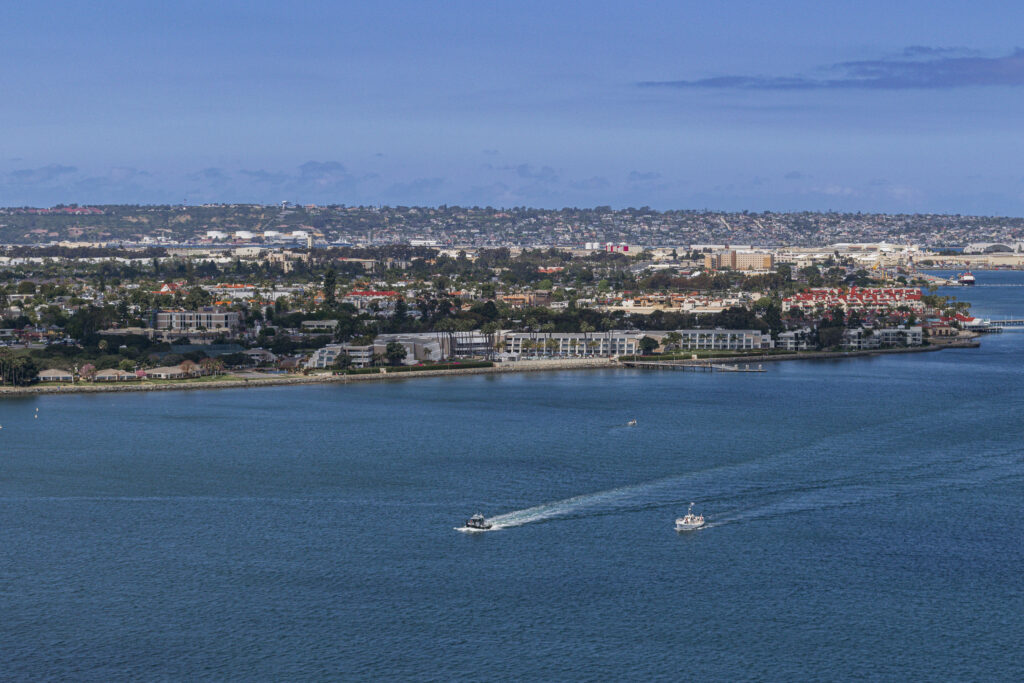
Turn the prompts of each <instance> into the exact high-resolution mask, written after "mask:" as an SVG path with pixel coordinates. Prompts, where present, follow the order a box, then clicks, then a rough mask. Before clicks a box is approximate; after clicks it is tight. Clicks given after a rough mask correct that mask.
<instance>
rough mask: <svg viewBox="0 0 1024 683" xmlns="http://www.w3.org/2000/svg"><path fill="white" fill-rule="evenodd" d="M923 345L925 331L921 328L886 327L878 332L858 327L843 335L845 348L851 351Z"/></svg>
mask: <svg viewBox="0 0 1024 683" xmlns="http://www.w3.org/2000/svg"><path fill="white" fill-rule="evenodd" d="M923 343H924V331H923V329H922V328H921V327H920V326H914V327H884V328H881V329H877V330H871V329H866V328H863V327H858V328H854V329H850V330H846V331H845V332H844V333H843V348H846V349H849V350H851V351H863V350H870V349H879V348H883V347H891V346H921V344H923Z"/></svg>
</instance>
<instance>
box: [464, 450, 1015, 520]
mask: <svg viewBox="0 0 1024 683" xmlns="http://www.w3.org/2000/svg"><path fill="white" fill-rule="evenodd" d="M775 469H776V468H774V467H772V466H770V465H769V464H768V463H744V464H740V465H732V466H722V467H717V468H712V469H708V470H703V471H698V472H692V473H688V474H683V475H678V476H673V477H668V478H665V479H659V480H655V481H650V482H645V483H641V484H636V485H631V486H624V487H620V488H614V489H609V490H606V491H599V492H596V493H589V494H583V495H579V496H574V497H571V498H564V499H561V500H556V501H553V502H550V503H543V504H541V505H535V506H533V507H528V508H524V509H522V510H515V511H513V512H507V513H505V514H502V515H497V516H495V517H490V518H488V520H487V521H488V522H489V523H490V524H491V525H492V526H491V529H490V530H491V531H498V530H501V529H511V528H515V527H520V526H525V525H527V524H536V523H539V522H547V521H554V520H568V519H580V518H585V517H598V516H604V515H615V514H624V513H629V512H642V511H645V510H656V509H673V510H674V509H677V508H680V507H682V506H684V505H686V504H687V503H688V502H689V501H690V500H693V499H696V500H699V501H701V502H702V503H703V504H705V505H706V509H707V512H708V514H707V517H708V522H707V524H706V525H705V527H704V528H705V529H711V528H714V527H720V526H724V525H728V524H736V523H743V522H751V521H758V520H764V519H771V518H775V517H780V516H785V515H792V514H798V513H804V512H812V511H817V510H827V509H833V508H841V507H847V506H857V505H864V504H868V503H872V502H877V501H879V500H885V499H890V498H901V497H909V496H914V495H919V494H921V493H926V492H930V491H934V490H937V489H941V488H945V487H968V488H969V487H976V486H984V485H988V484H990V483H993V482H997V481H1003V480H1006V479H1011V478H1015V477H1017V478H1020V477H1024V454H1022V453H1019V452H1013V453H1003V454H999V455H993V456H990V457H988V458H986V459H985V461H984V462H983V463H982V464H980V465H977V466H973V467H972V466H971V465H969V464H968V463H966V462H964V461H962V460H961V459H951V460H942V461H939V462H927V463H919V464H916V465H913V466H909V467H908V466H900V465H896V466H893V467H891V468H883V469H881V470H878V469H876V470H873V471H870V472H863V473H858V474H855V475H849V476H846V477H832V478H828V479H818V480H813V479H812V480H804V481H801V482H794V483H793V484H792V485H790V486H782V487H780V486H779V485H778V484H777V483H776V482H777V481H778V479H779V477H778V476H776V475H778V474H780V473H779V472H777V471H773V470H775ZM880 480H881V482H882V483H879V481H880ZM765 500H768V501H770V502H767V503H761V504H757V503H755V501H765ZM456 530H457V531H463V532H474V533H475V532H481V531H482V530H480V529H470V528H467V527H459V528H457V529H456Z"/></svg>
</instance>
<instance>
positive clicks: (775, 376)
mask: <svg viewBox="0 0 1024 683" xmlns="http://www.w3.org/2000/svg"><path fill="white" fill-rule="evenodd" d="M977 275H978V279H979V286H978V287H975V288H974V289H971V290H967V289H956V290H950V291H951V292H952V293H955V294H956V295H958V296H963V297H964V298H967V299H969V300H971V301H973V302H974V307H973V309H972V310H973V311H974V312H975V314H978V315H983V316H991V317H1004V316H1016V317H1024V287H1010V286H1005V287H1004V286H999V287H997V286H988V285H997V284H998V285H1021V284H1024V277H1022V275H1021V274H1019V273H978V274H977ZM1022 352H1024V332H1007V333H1004V334H1002V335H994V336H991V337H987V338H986V339H985V340H984V342H983V346H982V347H981V348H980V349H964V350H950V351H941V352H937V353H923V354H908V355H904V356H879V357H874V358H863V359H851V360H844V361H816V362H799V363H797V362H784V363H775V364H768V365H766V366H765V367H766V369H767V372H765V373H764V374H760V375H745V374H735V375H733V374H715V375H710V374H700V373H671V372H664V373H657V372H646V371H627V370H619V371H591V372H556V373H537V374H529V375H517V376H506V377H489V376H474V377H463V378H441V379H418V380H409V381H401V382H394V383H388V384H361V385H352V386H313V387H299V388H291V387H288V388H267V389H259V390H255V389H254V390H238V391H234V390H227V391H196V392H181V393H176V392H169V393H155V394H152V395H141V394H125V395H95V396H60V397H37V398H26V399H16V400H4V401H3V402H0V425H2V427H3V429H2V430H0V677H3V678H5V679H12V680H14V679H41V678H74V679H88V680H127V679H189V680H193V679H208V680H228V679H245V680H257V679H285V680H295V679H306V680H308V679H367V678H374V679H379V678H385V679H416V680H449V679H472V680H489V679H524V680H575V679H627V678H628V679H641V680H642V679H658V678H660V679H686V680H737V679H756V680H779V679H787V680H792V679H832V680H835V679H849V678H865V679H872V680H876V679H890V680H891V679H897V678H900V679H904V678H909V679H915V680H916V679H931V680H1020V679H1021V678H1022V674H1024V670H1022V665H1021V660H1022V657H1021V645H1020V643H1021V642H1024V586H1022V580H1021V569H1020V568H1021V566H1022V561H1024V543H1022V541H1024V515H1022V512H1024V445H1022V444H1024V420H1022V419H1021V414H1022V409H1024V368H1022V363H1021V357H1022V356H1021V354H1022ZM37 409H38V418H36V417H34V415H36V414H37ZM633 418H635V419H637V421H638V425H637V426H636V427H632V428H630V427H627V426H626V422H627V421H628V420H630V419H633ZM690 501H696V503H697V509H699V510H701V511H702V512H704V513H705V515H706V516H707V518H708V520H709V522H710V523H709V526H708V528H706V529H704V530H702V531H699V532H694V533H689V534H677V533H676V532H675V531H673V528H672V522H673V520H674V518H675V517H676V516H678V515H680V514H682V513H683V512H685V510H686V506H687V504H688V503H689V502H690ZM477 511H481V512H483V513H484V514H486V515H488V516H489V517H491V516H496V517H498V520H499V521H500V522H501V526H503V527H504V528H502V529H501V530H497V531H493V532H488V533H483V534H465V533H458V532H456V531H454V530H453V527H456V526H459V525H461V523H462V522H463V521H464V520H465V518H467V517H468V516H469V515H470V514H472V513H474V512H477Z"/></svg>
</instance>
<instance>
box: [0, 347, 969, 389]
mask: <svg viewBox="0 0 1024 683" xmlns="http://www.w3.org/2000/svg"><path fill="white" fill-rule="evenodd" d="M978 345H979V342H978V341H977V340H976V339H973V338H971V339H966V340H965V339H960V340H956V341H949V342H942V343H932V344H929V345H928V346H919V347H911V348H902V349H872V350H865V351H825V352H821V351H816V352H797V353H793V354H770V355H763V356H722V357H718V358H711V359H700V360H682V361H675V362H677V363H679V364H706V363H715V364H719V363H765V362H772V361H788V360H829V359H840V358H854V357H859V356H876V355H881V354H890V353H922V352H929V351H940V350H942V349H945V348H974V347H977V346H978ZM651 360H657V359H656V358H652V359H651ZM623 367H625V366H624V365H623V364H622V363H619V362H618V361H615V360H612V359H609V358H570V359H563V360H538V361H529V360H524V361H516V362H512V363H499V364H496V365H494V366H493V367H488V368H465V369H456V370H421V371H418V372H401V373H398V372H396V373H387V372H383V373H379V374H366V375H330V374H315V375H289V376H287V377H251V378H242V379H227V380H222V381H216V380H215V381H210V382H190V381H188V380H182V381H180V382H176V383H160V384H148V383H146V381H145V380H142V381H140V382H133V383H117V384H115V383H112V384H84V383H83V384H75V385H40V384H37V385H34V386H30V387H0V397H4V396H33V395H42V394H100V393H111V392H125V391H189V390H198V389H253V388H259V387H278V386H296V385H301V384H354V383H358V382H387V381H398V380H405V379H413V378H417V377H454V376H460V375H488V374H507V373H512V372H546V371H547V372H550V371H557V370H595V369H610V368H623Z"/></svg>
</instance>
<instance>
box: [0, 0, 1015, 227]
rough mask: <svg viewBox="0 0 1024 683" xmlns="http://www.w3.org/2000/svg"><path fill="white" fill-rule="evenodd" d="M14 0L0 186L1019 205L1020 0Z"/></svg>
mask: <svg viewBox="0 0 1024 683" xmlns="http://www.w3.org/2000/svg"><path fill="white" fill-rule="evenodd" d="M11 5H16V3H6V4H5V7H4V8H3V9H2V10H0V92H2V93H3V95H2V97H0V205H8V206H10V205H23V204H30V205H50V204H54V203H58V202H79V203H108V202H131V203H136V202H138V203H153V202H175V203H176V202H181V201H182V200H187V201H188V202H189V203H200V202H209V201H252V202H268V203H269V202H277V201H281V200H290V201H298V202H303V203H345V204H368V203H385V204H443V203H446V204H479V205H492V206H520V205H529V206H540V207H562V206H594V205H601V204H609V205H612V206H616V207H623V206H642V205H649V206H652V207H655V208H660V209H667V208H695V209H701V208H711V209H728V210H735V209H751V210H765V209H771V210H803V209H807V210H827V209H835V210H853V211H857V210H860V211H888V212H901V211H908V212H925V211H934V212H948V213H964V214H968V213H975V214H1003V215H1024V165H1022V164H1021V163H1020V159H1022V158H1024V136H1022V135H1021V134H1020V133H1021V128H1022V126H1021V124H1022V119H1024V52H1022V51H1021V49H1020V48H1021V47H1024V37H1021V34H1020V31H1019V27H1020V26H1021V25H1024V6H1020V7H1013V6H1009V7H1008V5H1009V4H1008V3H994V2H970V3H968V2H962V3H954V2H940V1H938V0H930V1H929V2H917V1H911V2H892V1H891V0H890V1H888V2H874V1H871V0H867V1H863V0H862V1H859V2H828V3H826V2H820V0H819V1H817V2H776V3H774V4H770V3H763V2H738V1H728V0H723V1H722V2H708V1H707V0H704V1H703V2H683V1H677V2H643V3H636V2H573V3H570V2H552V1H551V0H548V1H547V2H529V1H522V0H520V1H516V2H504V3H498V2H487V1H485V0H475V1H472V2H459V1H449V2H443V3H431V2H422V1H421V2H387V1H383V2H372V3H371V2H365V3H344V2H330V3H320V2H309V1H307V2H302V3H284V2H260V1H259V0H249V1H248V2H217V1H216V0H206V1H204V2H189V1H184V2H180V1H179V2H174V3H139V2H103V1H102V0H98V1H97V2H91V3H86V2H75V3H55V2H45V1H40V2H33V3H17V5H19V6H14V7H11Z"/></svg>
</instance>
